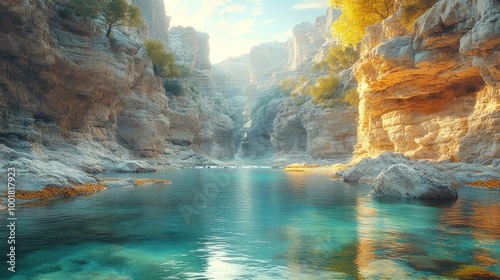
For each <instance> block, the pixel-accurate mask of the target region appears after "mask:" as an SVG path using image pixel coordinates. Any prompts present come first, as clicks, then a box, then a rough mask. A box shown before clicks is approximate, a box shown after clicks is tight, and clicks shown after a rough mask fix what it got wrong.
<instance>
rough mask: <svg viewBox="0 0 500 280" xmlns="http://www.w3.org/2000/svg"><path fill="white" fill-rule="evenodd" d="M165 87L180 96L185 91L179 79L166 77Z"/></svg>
mask: <svg viewBox="0 0 500 280" xmlns="http://www.w3.org/2000/svg"><path fill="white" fill-rule="evenodd" d="M163 87H164V88H165V90H166V91H167V92H170V93H171V94H172V95H175V96H180V95H182V94H183V93H184V87H183V86H182V84H181V82H180V81H179V80H178V79H165V81H164V82H163Z"/></svg>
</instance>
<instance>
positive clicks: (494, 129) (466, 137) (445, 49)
mask: <svg viewBox="0 0 500 280" xmlns="http://www.w3.org/2000/svg"><path fill="white" fill-rule="evenodd" d="M499 11H500V4H499V3H498V1H495V0H484V1H465V0H448V1H439V2H438V3H437V4H436V5H434V6H433V7H432V8H431V9H430V10H429V11H428V12H426V13H425V14H424V15H423V16H421V17H420V18H419V19H418V21H417V23H416V28H415V32H414V33H410V32H408V30H406V28H405V27H404V26H403V25H402V24H401V23H400V22H399V21H398V15H397V14H396V15H394V16H392V17H390V18H388V19H386V20H384V21H383V22H382V23H380V24H377V25H374V26H371V27H369V29H368V32H369V33H368V35H366V36H365V38H364V39H363V44H362V53H361V59H360V60H359V61H358V63H357V65H356V69H355V75H356V78H357V80H358V83H359V86H358V91H359V93H360V98H361V102H360V106H359V111H360V113H359V123H358V144H357V146H356V148H355V156H356V158H357V159H361V158H364V157H368V156H376V155H378V154H380V153H382V152H384V151H393V152H397V153H403V154H405V155H407V156H409V157H411V158H414V159H430V160H445V159H453V160H457V159H458V160H461V161H466V162H478V163H490V162H491V161H492V160H493V159H494V158H498V157H500V115H499V112H498V109H499V99H500V87H499V83H500V69H499V65H500V12H499Z"/></svg>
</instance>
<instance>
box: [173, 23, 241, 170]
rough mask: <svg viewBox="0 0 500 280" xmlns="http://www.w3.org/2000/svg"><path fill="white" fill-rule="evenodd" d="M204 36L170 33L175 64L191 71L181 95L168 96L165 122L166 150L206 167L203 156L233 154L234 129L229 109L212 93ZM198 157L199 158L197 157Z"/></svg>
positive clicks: (175, 29) (184, 31) (191, 30)
mask: <svg viewBox="0 0 500 280" xmlns="http://www.w3.org/2000/svg"><path fill="white" fill-rule="evenodd" d="M208 39H209V37H208V35H207V34H206V33H203V32H199V31H197V30H195V29H194V28H192V27H180V26H178V27H172V28H171V29H170V49H171V51H172V53H173V54H174V56H175V57H176V61H177V62H178V63H179V64H181V65H182V66H184V67H185V68H187V69H189V71H191V74H192V76H191V77H189V78H188V79H185V80H184V81H183V83H184V90H185V93H184V94H183V95H182V96H171V98H170V110H169V112H168V114H167V115H168V118H169V120H170V124H171V130H170V134H169V139H170V140H169V141H170V143H171V145H170V149H171V150H173V151H174V153H176V154H178V155H180V157H181V159H184V160H188V159H190V160H193V159H194V160H195V162H197V161H201V162H206V163H209V162H210V161H208V159H207V158H201V159H200V158H199V157H200V156H201V157H203V154H205V155H208V156H209V157H216V158H224V159H228V158H231V157H232V156H233V155H234V153H235V149H236V148H235V144H234V133H235V125H234V122H233V120H232V119H231V118H230V117H229V116H228V114H230V113H231V112H230V109H229V105H228V104H227V103H226V100H225V99H224V96H223V95H222V94H221V93H220V92H216V89H215V84H214V82H213V80H214V73H213V69H212V64H211V63H210V57H209V55H210V46H209V43H208ZM200 154H202V155H200Z"/></svg>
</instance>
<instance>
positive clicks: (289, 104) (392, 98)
mask: <svg viewBox="0 0 500 280" xmlns="http://www.w3.org/2000/svg"><path fill="white" fill-rule="evenodd" d="M57 2H58V1H54V0H45V1H38V2H22V3H21V4H19V3H18V2H17V1H13V0H5V1H2V2H0V41H1V42H2V44H0V156H1V158H0V166H2V168H3V169H7V168H11V167H12V168H16V170H19V173H20V174H19V182H18V184H19V188H20V189H22V190H36V189H41V188H43V187H44V186H47V185H51V186H68V185H72V184H80V183H95V182H96V178H95V177H94V175H93V174H95V173H100V172H106V171H118V172H140V171H152V170H156V169H165V168H179V167H189V166H196V165H201V166H206V165H223V164H224V162H230V161H233V160H235V159H236V160H238V161H239V160H241V161H250V162H253V161H265V162H266V163H272V164H278V165H282V164H287V163H290V162H294V161H308V162H316V163H332V162H340V161H344V162H346V161H350V160H351V158H352V162H358V161H360V160H362V159H363V158H367V157H376V156H378V155H380V154H382V153H384V152H395V153H400V154H404V155H405V156H407V157H409V158H411V159H421V160H431V161H461V162H466V163H478V164H486V165H492V166H497V167H498V165H499V163H500V161H499V160H498V159H499V158H500V147H499V145H500V128H499V127H500V125H499V123H500V119H499V114H498V106H499V105H498V104H499V98H500V88H499V81H500V69H499V66H498V65H500V63H499V62H500V47H499V46H500V35H499V34H500V15H499V11H500V7H499V4H498V2H496V1H494V0H485V1H465V0H450V1H439V2H438V3H437V4H436V5H434V7H432V8H431V9H430V10H429V11H427V12H426V13H425V14H424V15H422V16H421V17H420V18H419V19H418V21H417V22H416V24H415V30H411V28H408V27H406V26H405V25H403V24H402V23H400V21H399V19H398V17H399V16H400V15H399V14H398V13H396V14H394V15H393V16H391V17H389V18H387V19H386V20H384V21H382V22H381V23H379V24H377V25H374V26H371V27H369V28H368V30H367V35H366V36H365V38H364V39H363V42H362V44H361V55H360V59H359V60H358V62H357V63H356V64H355V65H354V66H353V67H351V68H349V69H347V70H344V71H343V72H342V73H341V77H342V79H341V85H342V86H343V87H344V88H354V87H357V90H358V93H359V97H360V104H359V106H358V107H352V106H347V105H340V106H335V107H331V108H325V107H321V106H318V105H315V104H313V103H312V102H311V100H310V98H309V97H307V95H306V94H304V92H302V91H303V88H301V87H298V88H297V89H294V91H293V92H292V94H283V92H281V91H280V89H279V85H280V83H281V81H282V80H284V79H287V78H288V79H294V80H298V79H300V77H303V76H306V77H307V79H306V82H305V83H307V81H312V82H314V81H315V79H316V78H318V77H321V76H324V75H325V73H322V72H318V73H312V74H311V70H310V69H311V67H312V66H313V65H314V64H315V63H317V62H320V61H321V60H323V59H324V58H325V55H326V52H327V50H328V48H329V47H330V46H331V45H335V44H337V42H336V41H335V40H334V39H333V37H332V35H331V32H330V26H331V24H332V23H333V21H334V20H335V19H336V18H338V16H339V12H338V11H335V10H332V9H328V11H327V12H326V15H324V16H320V17H318V18H317V19H316V21H315V22H314V23H307V22H306V23H300V24H298V25H296V26H295V27H294V28H293V33H292V38H291V39H290V40H288V41H286V42H268V43H264V44H261V45H257V46H254V47H252V49H251V50H250V52H249V53H248V54H245V55H242V56H239V57H232V58H228V59H227V60H225V61H223V62H221V63H218V64H214V65H212V64H211V62H210V59H209V53H210V46H209V34H206V33H203V32H200V31H198V30H195V29H194V28H192V27H180V26H174V27H170V18H169V17H168V16H167V15H166V14H165V13H163V12H161V11H164V4H163V2H162V1H159V0H155V1H145V0H133V1H130V3H132V4H134V5H137V6H139V7H141V9H142V15H143V18H144V19H145V21H146V24H144V25H143V26H142V27H141V28H139V29H138V30H136V29H134V28H126V27H120V28H117V29H114V30H113V33H112V36H111V38H106V37H104V36H102V34H100V31H99V30H97V28H96V26H95V24H94V23H93V22H91V21H85V20H81V19H75V17H71V16H68V15H65V14H64V13H63V12H62V8H61V5H60V4H58V3H57ZM101 33H102V32H101ZM147 39H155V40H159V41H161V42H163V43H164V44H165V46H166V47H167V49H168V50H169V51H170V52H171V53H172V54H174V56H175V57H176V60H177V63H178V64H179V65H182V67H183V69H184V71H185V72H187V73H188V74H189V75H187V76H186V77H181V78H179V82H180V84H181V85H182V88H183V94H181V95H176V94H174V93H173V92H170V91H169V90H165V87H164V86H163V85H162V83H163V81H162V79H160V78H159V77H157V76H155V73H154V70H153V65H152V64H151V60H150V58H149V57H148V55H147V53H146V50H145V48H144V45H143V41H144V40H147ZM0 176H5V174H1V175H0ZM1 178H4V177H1Z"/></svg>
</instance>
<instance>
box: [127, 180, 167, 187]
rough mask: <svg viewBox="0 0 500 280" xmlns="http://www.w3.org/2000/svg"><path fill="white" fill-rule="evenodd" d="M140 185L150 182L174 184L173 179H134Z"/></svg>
mask: <svg viewBox="0 0 500 280" xmlns="http://www.w3.org/2000/svg"><path fill="white" fill-rule="evenodd" d="M134 181H135V183H136V184H137V185H138V186H142V185H150V184H172V181H170V180H166V179H134Z"/></svg>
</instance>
